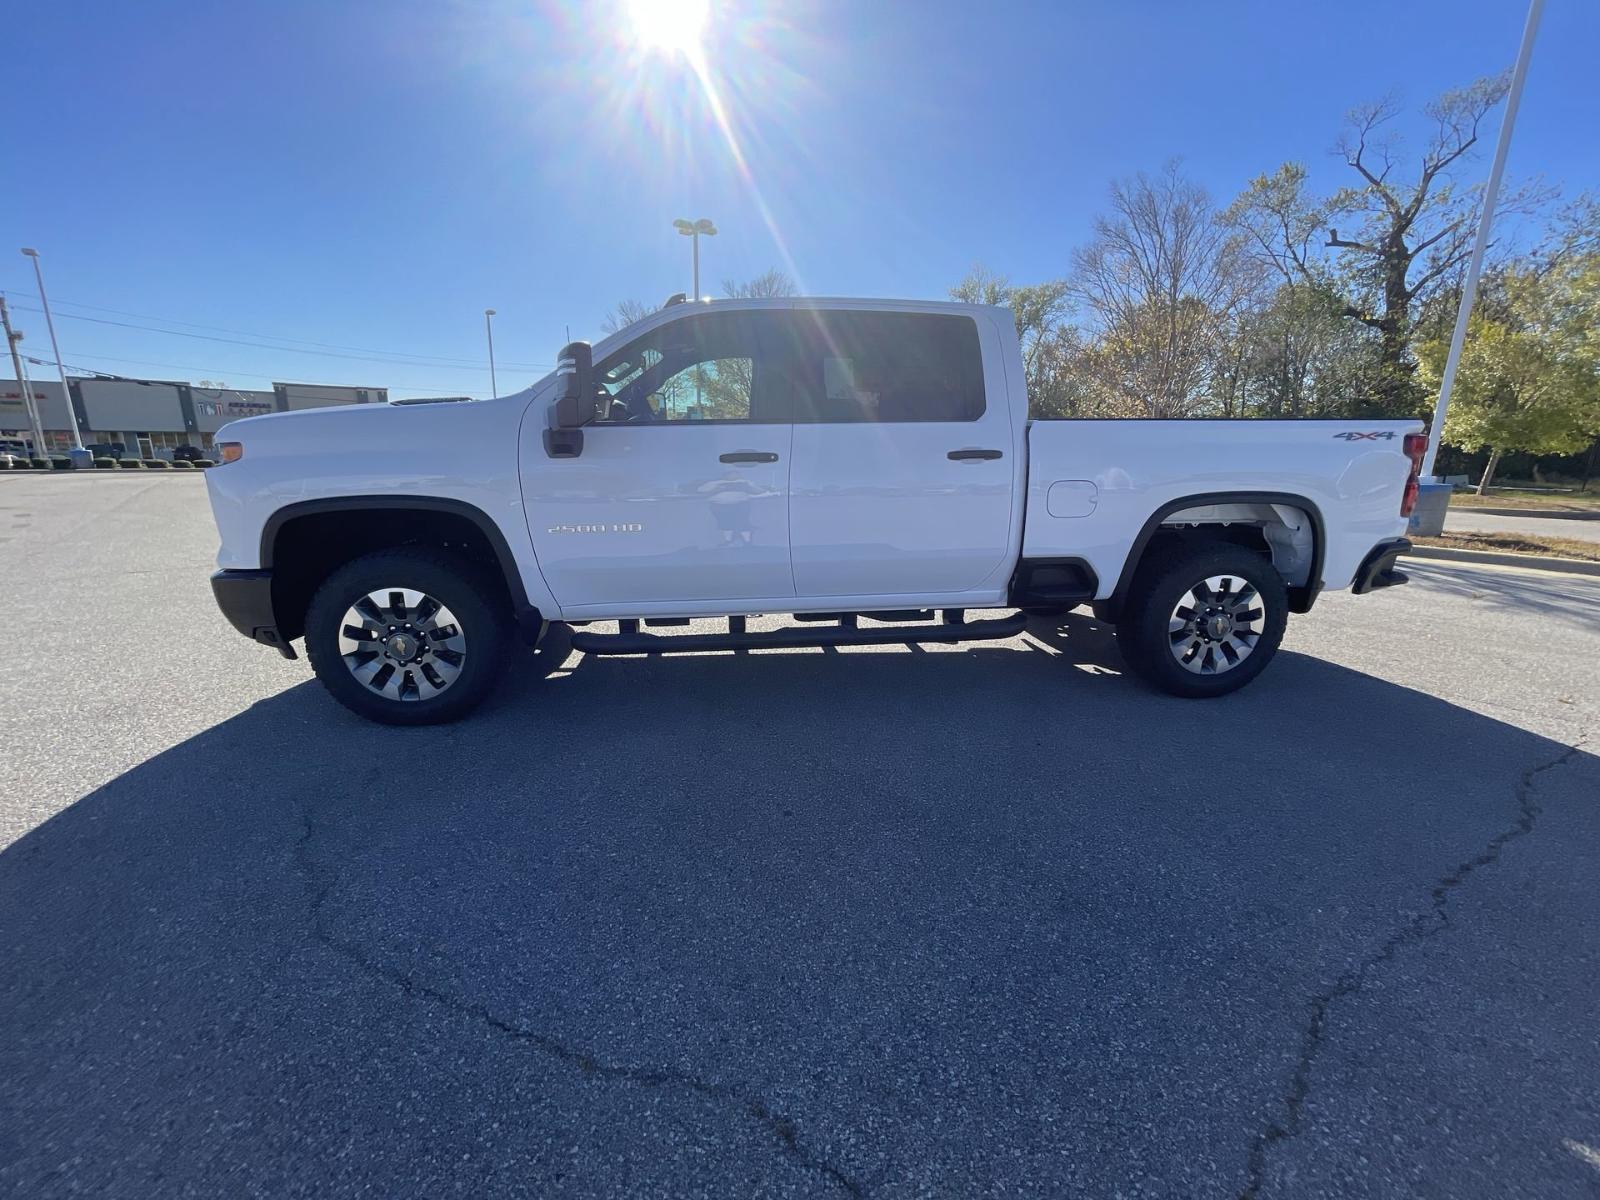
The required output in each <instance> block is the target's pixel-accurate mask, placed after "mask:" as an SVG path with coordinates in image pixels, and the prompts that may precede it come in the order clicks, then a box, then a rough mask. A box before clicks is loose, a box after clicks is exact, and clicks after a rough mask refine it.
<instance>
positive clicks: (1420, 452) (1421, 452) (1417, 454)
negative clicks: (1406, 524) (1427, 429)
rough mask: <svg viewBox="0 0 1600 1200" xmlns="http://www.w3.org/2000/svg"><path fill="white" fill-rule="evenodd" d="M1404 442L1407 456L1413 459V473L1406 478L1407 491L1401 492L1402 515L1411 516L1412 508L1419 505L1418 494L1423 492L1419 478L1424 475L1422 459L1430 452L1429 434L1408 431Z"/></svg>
mask: <svg viewBox="0 0 1600 1200" xmlns="http://www.w3.org/2000/svg"><path fill="white" fill-rule="evenodd" d="M1403 444H1404V446H1405V454H1406V457H1407V458H1409V459H1410V460H1411V475H1410V476H1409V477H1408V478H1407V479H1406V489H1405V491H1404V492H1402V493H1401V494H1400V515H1401V516H1402V517H1409V516H1410V515H1411V510H1412V509H1414V508H1415V507H1416V506H1417V496H1418V495H1419V493H1420V492H1421V488H1420V487H1418V485H1417V480H1418V479H1420V478H1421V477H1422V460H1423V458H1424V457H1425V456H1426V455H1427V453H1428V436H1427V434H1423V433H1408V434H1406V437H1405V442H1404V443H1403Z"/></svg>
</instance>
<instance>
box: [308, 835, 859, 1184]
mask: <svg viewBox="0 0 1600 1200" xmlns="http://www.w3.org/2000/svg"><path fill="white" fill-rule="evenodd" d="M301 823H302V829H301V833H300V837H299V839H298V840H297V841H296V842H295V846H294V858H295V863H296V865H297V866H298V868H299V870H300V872H301V874H302V875H304V876H305V879H306V882H307V884H308V885H309V886H310V889H311V930H312V934H313V936H314V937H315V938H316V940H317V941H318V942H320V943H321V944H322V945H324V946H326V947H327V948H328V949H329V950H331V951H333V952H334V953H335V954H337V955H339V956H340V957H341V958H343V959H345V960H346V961H347V962H350V963H351V964H353V965H354V966H355V967H357V968H358V969H359V970H361V971H363V972H365V973H366V974H368V975H371V976H374V977H375V978H378V979H382V980H384V981H386V982H388V983H391V984H393V985H394V986H395V987H397V988H399V989H400V990H401V991H402V992H404V993H405V994H406V995H407V996H418V997H421V998H423V999H425V1000H428V1001H431V1002H432V1003H434V1004H437V1005H439V1006H440V1007H442V1008H446V1009H449V1010H450V1011H452V1012H455V1013H457V1014H459V1015H461V1016H466V1017H471V1018H472V1019H474V1020H476V1021H478V1022H479V1023H480V1024H483V1025H486V1026H488V1027H489V1028H490V1029H493V1030H494V1031H495V1032H497V1033H500V1034H504V1035H505V1036H507V1037H510V1038H513V1039H515V1040H516V1041H519V1042H522V1043H524V1044H525V1045H528V1046H531V1047H533V1048H535V1049H537V1050H539V1051H540V1052H542V1053H543V1054H545V1055H546V1056H548V1057H549V1058H552V1059H554V1060H556V1061H557V1062H560V1063H563V1064H565V1065H567V1066H570V1067H575V1068H577V1069H578V1070H579V1071H581V1072H582V1073H583V1074H584V1075H588V1076H594V1077H598V1078H601V1079H618V1080H622V1081H624V1082H627V1083H632V1084H635V1085H637V1086H639V1087H647V1088H661V1087H680V1088H683V1089H685V1090H687V1091H690V1092H694V1093H695V1094H697V1095H700V1096H704V1097H706V1098H707V1099H711V1100H715V1101H717V1102H718V1103H721V1104H726V1105H730V1106H732V1107H734V1108H736V1109H738V1110H739V1111H740V1112H742V1113H743V1114H744V1115H746V1116H748V1117H750V1118H752V1119H753V1120H755V1121H757V1122H758V1123H760V1124H761V1125H762V1126H764V1127H765V1128H766V1129H767V1131H768V1132H769V1133H771V1134H772V1136H773V1137H774V1138H775V1139H776V1140H777V1142H778V1144H779V1145H780V1146H781V1147H782V1149H783V1152H784V1153H785V1154H786V1155H787V1156H788V1157H790V1158H791V1159H793V1160H794V1161H795V1162H797V1163H799V1164H800V1165H801V1166H803V1167H806V1168H809V1169H810V1170H813V1171H817V1172H820V1173H821V1174H823V1175H825V1176H827V1177H828V1179H829V1180H831V1181H832V1182H833V1183H834V1184H836V1185H837V1186H838V1188H839V1189H840V1190H842V1191H843V1192H844V1193H845V1194H846V1195H848V1196H852V1197H865V1196H866V1194H867V1193H866V1189H865V1187H863V1186H862V1184H861V1183H859V1182H858V1181H857V1180H855V1179H854V1178H852V1177H851V1176H850V1175H849V1174H848V1173H846V1172H845V1171H844V1170H843V1169H841V1168H840V1167H839V1166H837V1165H836V1164H834V1163H833V1162H830V1161H829V1160H828V1159H826V1158H823V1157H820V1156H818V1155H816V1154H813V1153H811V1152H810V1151H808V1150H807V1149H806V1147H805V1145H804V1144H803V1143H802V1141H801V1139H800V1130H799V1127H798V1125H796V1123H795V1121H794V1119H793V1118H791V1117H788V1116H786V1115H784V1114H783V1113H780V1112H776V1111H774V1110H773V1108H772V1106H771V1105H769V1104H768V1103H767V1102H766V1101H765V1100H763V1099H761V1098H760V1097H759V1096H749V1095H746V1094H745V1093H743V1092H741V1091H740V1090H739V1089H737V1088H734V1087H730V1086H729V1085H727V1084H723V1083H714V1082H712V1081H710V1080H707V1079H702V1078H700V1077H699V1076H696V1075H691V1074H688V1073H686V1072H681V1071H669V1070H666V1069H663V1068H654V1067H638V1066H629V1065H627V1064H625V1063H608V1062H604V1061H602V1060H601V1059H599V1058H597V1057H595V1056H594V1055H593V1054H591V1053H589V1052H588V1051H586V1050H582V1049H579V1048H578V1047H576V1046H573V1045H570V1044H569V1043H567V1042H563V1041H561V1040H560V1039H559V1038H554V1037H551V1036H550V1035H549V1034H545V1033H540V1032H538V1031H537V1030H534V1029H528V1028H525V1027H524V1026H522V1025H518V1024H516V1023H515V1022H512V1021H508V1020H506V1019H505V1018H503V1017H499V1016H496V1015H495V1014H494V1013H493V1012H491V1011H490V1010H489V1008H488V1006H487V1005H485V1004H482V1003H479V1002H476V1001H472V1000H467V999H465V998H463V997H460V996H455V995H452V994H450V993H449V992H445V991H442V990H440V989H439V988H436V987H433V986H431V985H429V984H427V983H423V982H421V981H419V980H417V979H416V978H415V977H413V976H410V975H407V974H406V973H405V972H404V971H401V970H399V969H398V968H396V967H393V966H390V965H388V964H386V963H382V962H379V961H377V960H375V959H373V958H371V957H370V956H368V954H367V953H366V952H365V951H364V950H363V949H362V947H361V946H360V945H358V944H357V943H355V942H352V941H347V940H345V939H343V938H340V937H338V936H337V935H336V934H334V933H333V932H332V931H330V930H329V929H328V927H327V925H326V923H325V922H324V920H323V905H324V903H325V902H326V900H327V898H328V895H329V894H330V893H331V892H332V890H333V879H332V878H331V876H329V873H327V872H323V871H319V870H318V868H317V864H316V862H315V861H314V860H313V858H312V855H311V842H312V840H313V838H314V837H315V835H316V832H317V826H316V823H315V821H314V820H313V819H312V815H311V810H310V808H309V807H308V806H306V805H304V804H302V805H301Z"/></svg>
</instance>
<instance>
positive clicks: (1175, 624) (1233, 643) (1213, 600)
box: [1167, 575, 1267, 675]
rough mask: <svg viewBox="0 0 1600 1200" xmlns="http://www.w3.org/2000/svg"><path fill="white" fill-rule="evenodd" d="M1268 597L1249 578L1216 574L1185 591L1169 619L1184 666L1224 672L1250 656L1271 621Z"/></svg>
mask: <svg viewBox="0 0 1600 1200" xmlns="http://www.w3.org/2000/svg"><path fill="white" fill-rule="evenodd" d="M1266 615H1267V614H1266V602H1265V601H1264V600H1263V599H1262V598H1261V594H1260V593H1259V592H1257V591H1256V589H1255V587H1254V586H1253V585H1252V584H1251V583H1250V581H1249V580H1247V579H1244V578H1242V577H1241V576H1238V575H1212V576H1209V577H1208V578H1206V579H1202V580H1201V581H1200V582H1199V583H1196V584H1195V585H1194V586H1193V587H1192V588H1190V589H1189V590H1188V591H1187V592H1185V593H1184V594H1183V595H1182V596H1181V597H1180V598H1179V600H1178V602H1177V603H1176V604H1174V605H1173V606H1172V612H1171V614H1170V615H1169V616H1168V618H1167V633H1168V636H1169V638H1170V641H1171V645H1170V646H1169V647H1168V648H1169V650H1170V651H1171V653H1172V657H1173V658H1175V659H1177V661H1178V665H1179V666H1181V667H1182V668H1183V669H1184V670H1185V671H1192V672H1194V674H1196V675H1221V674H1222V673H1223V672H1225V671H1231V670H1233V669H1234V668H1235V667H1237V666H1238V665H1239V664H1240V663H1242V662H1243V661H1244V660H1245V659H1247V658H1249V657H1250V654H1251V652H1252V651H1253V650H1254V649H1255V648H1256V643H1257V642H1258V641H1260V639H1261V631H1262V629H1263V628H1265V625H1266Z"/></svg>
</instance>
